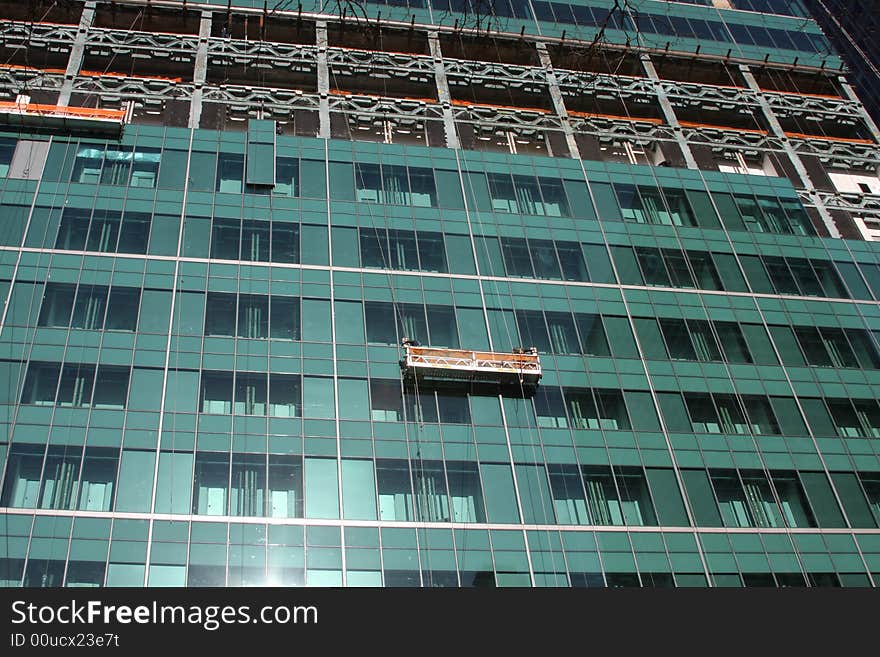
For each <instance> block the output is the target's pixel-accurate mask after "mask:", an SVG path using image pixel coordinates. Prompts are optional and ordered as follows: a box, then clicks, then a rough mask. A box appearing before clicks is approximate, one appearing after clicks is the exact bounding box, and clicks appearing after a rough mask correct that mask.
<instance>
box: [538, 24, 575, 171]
mask: <svg viewBox="0 0 880 657" xmlns="http://www.w3.org/2000/svg"><path fill="white" fill-rule="evenodd" d="M536 47H537V49H538V58H539V59H540V60H541V67H542V68H543V69H544V77H545V78H546V79H547V87H548V88H549V89H550V98H551V99H552V100H553V109H555V110H556V116H558V117H559V122H560V123H561V124H562V132H563V133H564V134H565V141H566V143H567V144H568V153H569V155H571V157H573V158H574V159H576V160H579V159H581V152H580V149H578V145H577V142H576V141H575V138H574V130H572V129H571V123H569V121H568V110H566V109H565V100H564V99H563V98H562V90H561V89H560V88H559V81H558V80H557V79H556V73H554V72H553V62H552V61H551V59H550V53H549V52H547V44H546V43H544V42H543V41H539V42H538V43H537V44H536Z"/></svg>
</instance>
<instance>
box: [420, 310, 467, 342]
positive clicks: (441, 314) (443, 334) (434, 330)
mask: <svg viewBox="0 0 880 657" xmlns="http://www.w3.org/2000/svg"><path fill="white" fill-rule="evenodd" d="M426 310H427V314H428V330H429V333H430V337H431V341H430V344H431V345H432V346H435V347H450V348H453V349H457V348H458V346H459V342H458V327H457V326H456V323H455V310H454V309H453V308H452V307H450V306H426Z"/></svg>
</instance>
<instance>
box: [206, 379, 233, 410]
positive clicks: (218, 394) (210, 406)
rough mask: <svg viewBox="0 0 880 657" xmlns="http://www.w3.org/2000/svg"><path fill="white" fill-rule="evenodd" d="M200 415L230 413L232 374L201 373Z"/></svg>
mask: <svg viewBox="0 0 880 657" xmlns="http://www.w3.org/2000/svg"><path fill="white" fill-rule="evenodd" d="M201 397H202V413H222V414H229V413H232V373H231V372H202V393H201Z"/></svg>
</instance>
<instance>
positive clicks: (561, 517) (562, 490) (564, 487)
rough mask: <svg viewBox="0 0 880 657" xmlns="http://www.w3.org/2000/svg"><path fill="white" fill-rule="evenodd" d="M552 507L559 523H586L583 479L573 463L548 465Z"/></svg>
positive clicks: (587, 518) (588, 519) (586, 514)
mask: <svg viewBox="0 0 880 657" xmlns="http://www.w3.org/2000/svg"><path fill="white" fill-rule="evenodd" d="M547 467H548V470H549V476H550V490H551V492H552V494H553V509H554V511H555V512H556V522H558V523H559V524H560V525H588V524H589V523H590V518H589V515H588V513H587V501H586V498H585V497H584V488H583V479H582V478H581V476H580V473H579V472H578V470H577V466H574V465H555V464H554V465H548V466H547Z"/></svg>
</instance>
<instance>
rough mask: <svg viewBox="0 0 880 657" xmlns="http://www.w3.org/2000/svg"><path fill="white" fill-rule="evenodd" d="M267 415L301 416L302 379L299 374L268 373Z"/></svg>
mask: <svg viewBox="0 0 880 657" xmlns="http://www.w3.org/2000/svg"><path fill="white" fill-rule="evenodd" d="M269 416H270V417H302V380H301V378H300V377H299V376H297V375H293V374H270V375H269Z"/></svg>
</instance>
